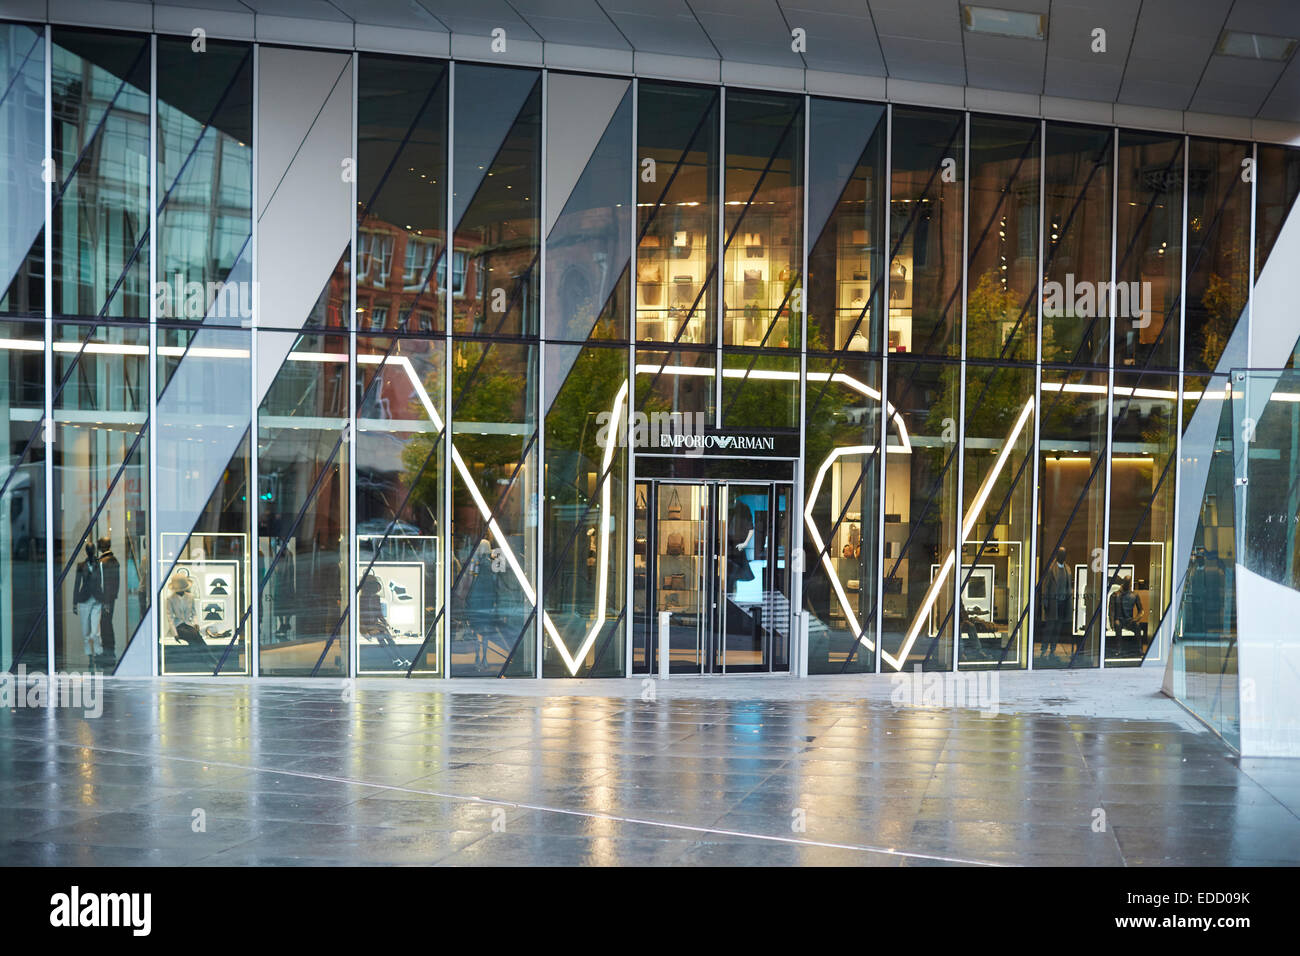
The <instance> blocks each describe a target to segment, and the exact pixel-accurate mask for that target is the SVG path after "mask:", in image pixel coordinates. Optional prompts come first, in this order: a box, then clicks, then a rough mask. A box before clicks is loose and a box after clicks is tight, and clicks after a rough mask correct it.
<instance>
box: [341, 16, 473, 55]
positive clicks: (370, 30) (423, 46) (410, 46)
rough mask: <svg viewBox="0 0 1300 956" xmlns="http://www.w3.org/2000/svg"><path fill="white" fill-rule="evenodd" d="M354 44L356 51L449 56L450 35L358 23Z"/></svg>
mask: <svg viewBox="0 0 1300 956" xmlns="http://www.w3.org/2000/svg"><path fill="white" fill-rule="evenodd" d="M356 42H357V49H358V50H373V51H376V52H380V53H410V54H413V55H415V56H438V57H446V56H450V55H451V34H450V33H439V32H436V31H433V30H403V29H398V28H397V27H385V26H374V25H371V24H368V23H358V24H357V28H356Z"/></svg>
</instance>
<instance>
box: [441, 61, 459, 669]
mask: <svg viewBox="0 0 1300 956" xmlns="http://www.w3.org/2000/svg"><path fill="white" fill-rule="evenodd" d="M455 139H456V62H455V61H454V60H453V61H452V62H450V63H448V64H447V166H446V169H445V173H446V175H445V176H444V179H446V184H445V187H446V188H445V189H444V190H443V196H444V197H445V203H446V206H445V212H446V216H447V220H446V222H447V226H446V228H447V235H446V239H445V241H444V242H443V256H444V258H445V259H446V262H447V267H446V269H445V270H444V271H443V289H442V292H443V295H444V297H445V300H446V304H445V306H444V313H443V323H442V334H443V348H444V352H443V363H442V401H443V405H442V429H443V433H444V435H445V439H444V444H443V452H442V514H441V516H440V520H439V531H440V532H441V536H442V541H441V543H440V544H441V547H440V549H439V556H440V557H441V559H442V635H441V640H440V643H439V648H438V655H439V660H438V663H439V665H440V666H441V668H442V677H443V679H444V680H450V679H451V558H452V551H451V540H452V536H451V530H452V528H451V483H452V480H453V471H454V465H453V464H452V454H453V452H454V446H453V445H452V429H451V368H452V359H453V354H454V353H453V344H454V343H453V341H452V324H453V322H454V319H455V316H454V312H453V309H454V308H455V293H454V288H455V285H456V280H455V266H456V250H455V246H456V242H455V235H456V210H455V199H454V197H455V192H454V187H455V183H454V179H453V177H454V176H455V172H456V163H455V151H454V147H455Z"/></svg>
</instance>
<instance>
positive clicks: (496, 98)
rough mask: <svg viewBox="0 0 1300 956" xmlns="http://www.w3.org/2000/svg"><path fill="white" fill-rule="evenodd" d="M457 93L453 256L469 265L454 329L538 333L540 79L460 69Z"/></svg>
mask: <svg viewBox="0 0 1300 956" xmlns="http://www.w3.org/2000/svg"><path fill="white" fill-rule="evenodd" d="M456 95H457V98H458V100H459V102H460V104H461V105H460V106H459V107H458V108H457V109H456V112H455V122H456V130H455V139H454V143H455V151H456V155H455V178H454V181H453V185H454V188H455V192H454V194H453V196H452V206H453V216H454V219H455V222H456V234H455V245H454V249H453V251H454V252H455V253H463V254H464V255H465V257H466V263H465V266H464V273H465V275H464V279H463V292H461V293H459V294H455V295H454V297H453V306H452V308H453V312H454V315H453V328H454V329H455V330H456V331H457V332H472V333H476V334H484V335H521V334H522V335H536V334H537V329H538V308H537V305H538V303H537V283H538V269H537V259H538V241H539V238H540V232H541V230H540V228H539V225H538V221H537V214H538V210H539V209H540V206H541V165H542V162H541V145H542V83H541V77H540V75H539V74H538V73H537V72H536V71H534V70H512V69H507V68H501V67H490V66H473V65H467V64H462V65H461V66H459V67H457V73H456ZM455 265H456V264H455V263H454V262H453V269H454V268H455Z"/></svg>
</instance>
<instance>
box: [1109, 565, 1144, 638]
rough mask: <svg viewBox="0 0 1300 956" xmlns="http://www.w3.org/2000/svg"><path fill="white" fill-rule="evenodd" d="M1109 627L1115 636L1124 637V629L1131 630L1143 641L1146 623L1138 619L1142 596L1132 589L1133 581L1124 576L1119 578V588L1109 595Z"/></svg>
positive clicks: (1142, 610) (1142, 608)
mask: <svg viewBox="0 0 1300 956" xmlns="http://www.w3.org/2000/svg"><path fill="white" fill-rule="evenodd" d="M1110 600H1111V607H1110V610H1111V628H1112V630H1114V632H1115V636H1116V637H1119V638H1123V637H1124V632H1125V631H1132V632H1133V636H1134V637H1137V638H1140V639H1141V640H1143V641H1145V640H1146V637H1147V625H1146V622H1145V621H1140V620H1138V618H1140V617H1141V616H1142V614H1143V612H1144V611H1145V610H1146V608H1144V607H1143V606H1142V596H1141V595H1140V594H1138V593H1137V592H1136V591H1134V590H1133V582H1132V581H1131V580H1130V579H1129V578H1128V577H1127V576H1126V577H1122V578H1120V579H1119V590H1117V591H1116V592H1115V593H1114V594H1113V595H1112V596H1111V599H1110Z"/></svg>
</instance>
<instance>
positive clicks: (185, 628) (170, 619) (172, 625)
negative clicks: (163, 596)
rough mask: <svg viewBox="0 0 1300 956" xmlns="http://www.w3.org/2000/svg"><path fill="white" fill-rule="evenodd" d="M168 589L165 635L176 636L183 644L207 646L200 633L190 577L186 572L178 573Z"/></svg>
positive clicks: (164, 622)
mask: <svg viewBox="0 0 1300 956" xmlns="http://www.w3.org/2000/svg"><path fill="white" fill-rule="evenodd" d="M167 589H168V590H169V591H171V594H169V595H167V603H166V607H165V612H166V613H165V615H164V619H163V626H164V628H165V630H164V636H165V637H174V638H175V639H176V640H178V641H180V642H181V643H182V644H193V645H196V646H198V647H207V644H206V643H204V641H203V635H202V634H200V633H199V628H198V619H199V612H198V608H197V607H195V604H194V595H193V594H191V593H190V579H189V576H188V575H186V574H177V575H174V576H173V577H172V582H171V584H170V585H168V587H167Z"/></svg>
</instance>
